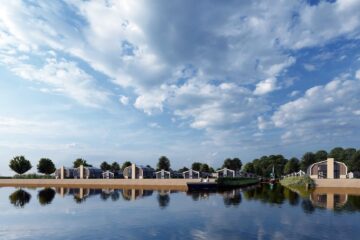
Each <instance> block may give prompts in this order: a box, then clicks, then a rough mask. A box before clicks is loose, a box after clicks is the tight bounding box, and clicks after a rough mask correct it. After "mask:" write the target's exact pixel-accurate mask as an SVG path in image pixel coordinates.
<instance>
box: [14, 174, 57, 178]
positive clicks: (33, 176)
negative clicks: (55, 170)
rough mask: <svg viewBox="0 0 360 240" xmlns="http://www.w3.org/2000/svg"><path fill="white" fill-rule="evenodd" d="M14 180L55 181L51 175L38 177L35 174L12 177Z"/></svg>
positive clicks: (38, 175)
mask: <svg viewBox="0 0 360 240" xmlns="http://www.w3.org/2000/svg"><path fill="white" fill-rule="evenodd" d="M13 178H15V179H55V177H54V176H51V175H40V174H36V173H30V174H23V175H19V174H17V175H14V177H13Z"/></svg>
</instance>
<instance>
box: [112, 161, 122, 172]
mask: <svg viewBox="0 0 360 240" xmlns="http://www.w3.org/2000/svg"><path fill="white" fill-rule="evenodd" d="M110 170H111V171H112V172H118V171H120V165H119V164H118V163H117V162H113V163H112V164H111V168H110Z"/></svg>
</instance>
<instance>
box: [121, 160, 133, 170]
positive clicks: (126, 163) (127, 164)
mask: <svg viewBox="0 0 360 240" xmlns="http://www.w3.org/2000/svg"><path fill="white" fill-rule="evenodd" d="M128 166H131V162H129V161H126V162H124V163H123V165H122V166H121V170H124V169H125V168H126V167H128Z"/></svg>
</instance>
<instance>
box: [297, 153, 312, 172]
mask: <svg viewBox="0 0 360 240" xmlns="http://www.w3.org/2000/svg"><path fill="white" fill-rule="evenodd" d="M313 163H315V154H314V153H312V152H307V153H305V154H304V155H303V157H302V158H301V163H300V168H301V170H303V171H304V172H306V171H307V168H308V167H309V166H310V165H311V164H313Z"/></svg>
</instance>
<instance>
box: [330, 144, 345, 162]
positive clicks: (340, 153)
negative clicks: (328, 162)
mask: <svg viewBox="0 0 360 240" xmlns="http://www.w3.org/2000/svg"><path fill="white" fill-rule="evenodd" d="M329 156H330V157H331V158H334V159H335V161H339V162H344V160H345V151H344V149H343V148H342V147H336V148H333V149H331V151H330V154H329Z"/></svg>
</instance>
